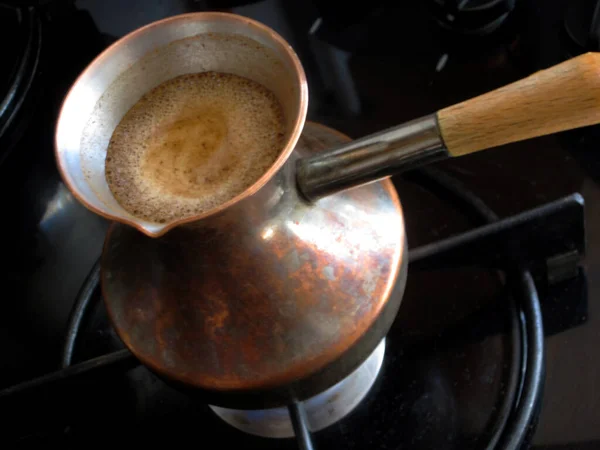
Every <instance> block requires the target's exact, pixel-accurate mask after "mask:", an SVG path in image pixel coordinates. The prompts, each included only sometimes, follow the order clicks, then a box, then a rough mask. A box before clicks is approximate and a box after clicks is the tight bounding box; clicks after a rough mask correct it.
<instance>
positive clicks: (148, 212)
mask: <svg viewBox="0 0 600 450" xmlns="http://www.w3.org/2000/svg"><path fill="white" fill-rule="evenodd" d="M283 140H284V120H283V113H282V108H281V105H280V104H279V102H278V100H277V98H276V97H275V95H274V94H273V93H272V92H271V91H269V90H268V89H267V88H265V87H264V86H262V85H261V84H259V83H257V82H255V81H252V80H249V79H247V78H243V77H240V76H237V75H233V74H226V73H218V72H203V73H196V74H188V75H182V76H179V77H176V78H173V79H171V80H168V81H166V82H164V83H162V84H160V85H159V86H157V87H156V88H154V89H152V90H151V91H150V92H148V93H146V94H145V95H144V96H143V97H142V98H141V99H140V100H139V101H138V102H137V103H136V104H135V105H134V106H133V107H132V108H131V109H130V110H129V111H128V112H127V113H126V114H125V116H124V117H123V119H122V120H121V121H120V123H119V124H118V125H117V127H116V129H115V131H114V132H113V134H112V137H111V139H110V143H109V145H108V150H107V154H106V169H105V175H106V181H107V183H108V186H109V188H110V190H111V192H112V193H113V195H114V196H115V198H116V199H117V201H118V202H119V203H120V204H121V206H123V208H125V209H126V210H127V211H129V212H130V213H131V214H133V215H135V216H136V217H140V218H143V219H146V220H149V221H152V222H158V223H165V222H168V221H171V220H177V219H182V218H185V217H189V216H193V215H198V214H202V213H204V212H206V211H209V210H211V209H213V208H215V207H218V206H219V205H221V204H223V203H225V202H227V201H229V200H231V199H232V198H234V197H235V196H236V195H238V194H240V193H242V192H243V191H244V190H245V189H247V188H248V187H250V186H251V185H252V184H254V183H255V182H256V181H257V180H258V179H259V178H260V177H261V176H262V175H263V174H264V173H265V172H266V171H267V170H268V169H269V167H270V166H271V165H272V164H273V163H274V162H275V160H276V159H277V156H278V155H279V153H280V151H281V150H282V146H283Z"/></svg>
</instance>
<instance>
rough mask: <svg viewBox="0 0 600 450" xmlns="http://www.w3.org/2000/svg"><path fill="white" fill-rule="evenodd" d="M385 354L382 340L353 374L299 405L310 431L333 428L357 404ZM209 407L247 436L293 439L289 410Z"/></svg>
mask: <svg viewBox="0 0 600 450" xmlns="http://www.w3.org/2000/svg"><path fill="white" fill-rule="evenodd" d="M384 353H385V338H384V339H383V340H382V341H381V342H380V343H379V345H378V346H377V347H376V348H375V350H374V351H373V353H371V355H370V356H369V357H368V358H367V359H366V360H365V361H364V362H363V363H362V364H361V365H360V366H359V367H358V368H357V369H356V370H354V372H352V373H351V374H350V375H348V376H347V377H346V378H344V379H343V380H342V381H340V382H338V383H337V384H335V385H333V386H331V387H330V388H329V389H327V390H325V391H323V392H322V393H320V394H317V395H315V396H314V397H311V398H309V399H308V400H305V401H304V402H303V403H302V404H303V406H304V409H305V411H306V416H307V419H308V427H309V429H310V430H311V431H319V430H322V429H323V428H326V427H328V426H330V425H333V424H334V423H336V422H337V421H339V420H340V419H342V418H343V417H345V416H346V415H347V414H349V413H350V412H351V411H352V410H353V409H354V408H356V407H357V406H358V405H359V403H360V402H361V401H362V400H363V398H365V396H366V395H367V393H368V392H369V391H370V390H371V387H372V386H373V384H374V383H375V380H376V379H377V376H378V375H379V372H380V371H381V366H382V364H383V355H384ZM209 406H210V408H211V409H212V410H213V411H214V413H215V414H216V415H217V416H219V417H220V418H221V419H223V420H224V421H225V422H227V423H228V424H229V425H231V426H233V427H235V428H237V429H238V430H241V431H244V432H246V433H249V434H254V435H257V436H262V437H270V438H290V437H293V436H294V430H293V427H292V422H291V420H290V416H289V413H288V409H287V408H285V407H282V408H271V409H257V410H241V409H229V408H221V407H219V406H212V405H209Z"/></svg>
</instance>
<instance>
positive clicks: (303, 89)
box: [54, 12, 308, 238]
mask: <svg viewBox="0 0 600 450" xmlns="http://www.w3.org/2000/svg"><path fill="white" fill-rule="evenodd" d="M215 20H220V21H230V22H233V23H238V24H241V23H243V24H245V25H249V26H251V27H255V28H257V29H259V30H260V31H262V32H264V33H266V34H267V35H268V36H269V38H270V39H271V40H272V41H273V42H275V44H276V45H277V46H279V47H280V49H281V50H282V51H283V52H284V53H285V54H286V55H287V57H288V58H289V60H290V62H291V63H292V65H293V69H294V73H295V76H296V79H297V82H298V84H299V96H300V99H299V102H298V109H297V111H296V117H295V118H294V120H293V126H292V131H291V133H290V135H289V137H288V139H287V142H286V144H285V146H284V147H283V148H282V150H281V152H280V153H279V156H278V157H277V159H276V160H275V161H274V162H273V164H272V165H271V167H270V168H269V169H268V170H267V171H266V172H265V173H264V174H263V175H262V176H261V177H260V178H259V179H258V180H257V181H255V182H254V183H253V184H252V185H250V186H249V187H248V188H246V189H245V190H244V191H243V192H241V193H239V194H238V195H236V196H235V197H233V198H232V199H230V200H228V201H227V202H225V203H223V204H221V205H219V206H217V207H215V208H213V209H210V210H208V211H205V212H204V213H202V214H196V215H193V216H190V217H185V218H182V219H178V220H174V221H172V222H168V223H165V224H158V225H161V226H160V227H159V228H156V229H155V230H156V231H153V230H150V229H148V228H147V227H146V226H144V224H141V223H139V222H138V221H136V220H132V219H130V218H127V217H123V216H119V215H115V214H111V213H108V212H106V211H103V210H100V209H99V208H97V207H96V206H94V205H92V204H91V203H89V202H88V201H87V200H86V199H85V196H84V195H82V194H81V193H80V192H79V191H78V189H77V187H76V186H75V184H74V183H73V182H72V181H71V179H70V177H69V176H68V170H67V168H66V167H65V164H64V161H63V159H62V158H61V157H60V154H59V153H60V151H59V145H58V133H57V131H55V134H54V155H55V158H56V161H57V167H58V171H59V173H60V176H61V178H62V180H63V182H64V183H65V184H66V186H67V188H68V189H69V191H70V192H71V193H72V194H73V195H74V196H75V198H77V200H79V202H81V203H82V204H83V206H85V207H86V208H87V209H89V210H90V211H92V212H94V213H96V214H98V215H100V216H102V217H104V218H105V219H109V220H113V221H116V222H120V223H123V224H126V225H130V226H132V227H134V228H136V229H137V230H138V231H141V232H142V233H144V234H145V235H147V236H149V237H153V238H156V237H160V236H162V235H164V234H165V233H167V232H168V231H170V230H172V229H173V228H175V227H177V226H179V225H182V224H185V223H190V222H195V221H198V220H202V219H205V218H207V217H209V216H213V215H216V214H219V213H221V212H222V211H224V210H226V209H227V208H229V207H231V206H233V205H235V204H237V203H239V202H240V201H242V200H244V199H246V198H248V197H250V196H252V195H254V194H255V193H256V192H258V191H259V190H260V189H261V188H262V187H263V186H264V185H265V184H267V183H268V182H269V180H270V179H271V178H272V177H273V176H274V175H275V174H276V173H277V171H278V170H279V169H280V168H281V167H282V166H283V165H284V164H285V162H286V161H287V159H288V158H289V156H290V155H291V153H292V151H293V150H294V148H295V146H296V143H297V142H298V139H299V138H300V134H301V132H302V129H303V127H304V122H305V120H306V114H307V110H308V84H307V81H306V74H305V73H304V68H303V67H302V64H301V62H300V59H299V58H298V55H296V52H295V51H294V49H293V48H292V47H291V45H290V44H289V43H288V42H287V41H286V40H285V39H283V37H281V36H280V35H279V34H278V33H277V32H276V31H274V30H273V29H271V28H270V27H268V26H266V25H264V24H262V23H260V22H258V21H256V20H253V19H250V18H247V17H244V16H240V15H237V14H231V13H224V12H193V13H187V14H180V15H177V16H173V17H167V18H165V19H161V20H158V21H156V22H152V23H150V24H148V25H145V26H143V27H141V28H138V29H136V30H134V31H132V32H131V33H129V34H127V35H125V36H124V37H122V38H121V39H119V40H118V41H116V42H115V43H113V44H112V45H110V46H109V47H108V48H106V49H105V50H104V51H103V52H102V53H100V54H99V55H98V56H96V58H94V60H93V61H92V62H91V63H90V64H88V66H87V67H86V68H85V69H84V70H83V72H81V74H79V76H78V77H77V79H76V80H75V82H74V83H73V84H72V85H71V87H70V88H69V91H68V92H67V95H66V96H65V98H64V100H63V102H62V104H61V107H60V111H59V114H58V120H57V122H56V128H55V130H58V128H59V125H60V123H61V120H63V115H64V109H65V106H66V104H67V102H68V101H69V99H70V98H71V96H72V95H73V91H74V89H75V87H76V86H78V85H79V83H81V80H82V79H83V78H85V77H86V76H87V75H88V74H89V73H90V72H92V71H93V70H95V69H96V68H97V67H98V66H101V65H102V64H103V63H104V62H105V61H106V60H107V59H109V58H111V57H112V56H113V55H114V54H115V53H117V52H118V51H119V50H120V48H121V47H122V46H123V45H125V44H126V43H128V42H129V41H131V40H133V39H135V38H137V37H138V36H140V35H142V34H145V33H147V32H149V31H151V30H152V29H154V28H157V27H161V26H164V25H165V24H168V23H169V24H170V23H172V22H186V21H194V22H198V21H215Z"/></svg>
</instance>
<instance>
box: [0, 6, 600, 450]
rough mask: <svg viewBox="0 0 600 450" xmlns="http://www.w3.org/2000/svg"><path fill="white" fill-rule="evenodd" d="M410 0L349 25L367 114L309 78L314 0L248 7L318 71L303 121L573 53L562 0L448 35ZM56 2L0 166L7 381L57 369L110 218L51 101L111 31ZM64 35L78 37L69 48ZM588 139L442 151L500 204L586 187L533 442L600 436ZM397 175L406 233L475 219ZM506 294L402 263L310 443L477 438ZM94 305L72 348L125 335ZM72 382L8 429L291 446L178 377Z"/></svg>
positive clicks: (378, 106) (503, 344) (373, 110)
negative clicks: (372, 362) (576, 258)
mask: <svg viewBox="0 0 600 450" xmlns="http://www.w3.org/2000/svg"><path fill="white" fill-rule="evenodd" d="M88 3H90V2H88ZM376 3H377V5H378V6H379V5H380V3H381V2H376ZM403 3H406V5H410V8H409V6H406V7H404V6H389V5H386V4H384V5H383V6H381V8H380V9H376V8H375V9H374V10H373V11H370V12H369V14H364V20H363V21H362V23H361V24H359V25H357V26H354V27H353V28H352V30H353V31H352V33H354V35H355V36H356V35H358V34H357V33H362V32H364V30H367V34H366V38H363V37H364V36H365V35H358V36H360V37H361V39H354V40H353V39H349V40H346V41H349V42H350V43H354V42H356V41H359V42H361V43H362V44H361V45H359V46H354V47H352V46H350V47H349V50H348V51H349V52H350V53H351V55H352V57H351V58H350V59H349V67H350V70H351V73H352V79H353V83H354V86H355V88H356V90H357V92H358V94H359V96H360V99H361V101H362V106H361V113H360V114H359V115H358V116H355V117H344V116H343V114H342V113H341V112H340V111H339V109H338V108H337V106H336V104H337V103H336V102H335V101H333V100H332V98H333V97H335V96H333V97H332V94H330V92H329V90H328V88H327V83H320V77H319V75H318V70H317V69H316V67H317V65H318V64H316V63H314V62H311V58H310V56H311V52H310V45H311V44H306V45H305V44H304V43H303V40H302V36H303V34H302V33H300V34H299V33H298V31H297V30H298V29H300V30H306V29H307V27H305V25H306V23H308V24H309V25H310V24H311V23H312V19H310V18H307V17H306V16H307V15H308V13H307V12H305V13H303V14H299V13H298V14H297V11H289V10H288V11H287V12H286V8H283V6H282V3H280V2H272V1H267V2H265V4H266V5H267V9H269V14H267V15H266V16H265V15H261V11H260V9H259V8H258V7H256V8H254V7H246V9H244V10H242V11H241V12H245V13H247V14H250V15H254V16H255V17H256V18H258V19H259V20H261V19H262V20H265V21H266V22H267V23H269V20H270V18H271V16H272V15H273V10H275V9H276V10H277V11H279V12H281V15H282V17H283V18H284V19H285V20H284V22H285V23H286V26H285V27H278V26H277V23H281V22H277V23H274V26H275V27H276V28H279V29H280V31H282V32H283V34H284V35H286V33H288V34H289V33H292V34H291V35H289V36H286V37H288V39H290V41H291V42H293V43H294V45H295V46H297V48H298V51H299V53H300V55H301V58H303V60H304V62H305V64H306V66H307V69H308V72H309V77H310V79H312V80H313V83H314V85H315V86H314V88H313V89H312V92H314V93H316V95H315V96H314V97H312V98H311V101H312V100H314V101H313V104H314V105H315V106H313V110H312V117H311V118H312V119H313V120H320V121H323V122H326V123H328V124H329V125H331V126H334V127H337V128H339V129H340V130H341V131H344V132H348V133H349V134H350V135H352V136H360V135H363V134H366V133H368V132H372V131H376V130H378V129H381V128H384V127H387V126H390V125H393V124H396V123H399V122H402V121H405V120H408V119H411V118H414V117H418V116H420V115H423V114H425V113H429V112H432V111H435V110H436V109H439V108H441V107H444V106H447V105H449V104H451V103H453V102H457V101H460V100H463V99H465V98H467V97H470V96H473V95H476V94H478V93H482V92H484V91H486V90H489V89H493V88H495V87H499V86H501V85H503V84H505V83H508V82H510V81H513V80H515V79H517V78H520V77H522V76H525V75H526V74H528V73H531V72H533V71H535V70H537V69H540V68H542V67H547V66H549V65H551V64H554V63H556V62H558V61H560V60H562V59H565V58H566V57H568V56H569V55H570V54H572V52H573V49H572V46H571V45H570V44H567V41H566V40H564V37H563V33H562V32H561V30H562V29H563V21H564V15H565V11H566V8H567V6H568V4H569V2H567V1H566V0H563V1H556V2H542V1H541V0H537V1H536V0H523V1H517V2H516V9H515V11H514V14H513V15H512V19H510V20H507V21H506V22H505V25H503V27H501V28H499V29H498V30H496V31H495V32H494V33H492V34H490V35H489V36H487V37H481V38H477V39H474V38H473V37H472V36H463V35H460V36H459V35H454V34H453V35H447V34H443V33H444V32H442V31H440V28H439V27H438V25H436V23H435V21H432V20H431V17H430V13H429V12H428V11H427V10H426V8H424V7H419V6H416V5H417V3H416V2H403ZM425 3H426V2H421V4H422V5H424V4H425ZM550 3H551V4H550ZM273 4H276V5H275V6H276V8H275V7H274V6H273ZM111 5H112V6H111ZM115 5H116V2H111V3H110V4H109V6H107V8H111V7H112V8H118V6H115ZM187 7H189V6H187ZM187 7H186V8H187ZM193 7H197V5H196V4H193ZM145 8H150V6H145ZM290 8H291V9H293V7H290ZM405 8H406V9H405ZM309 9H310V8H306V10H307V11H308V10H309ZM59 12H60V14H56V11H53V12H52V13H53V14H56V15H55V16H53V17H52V20H48V21H47V22H45V25H44V34H43V40H42V42H43V47H42V48H43V53H42V60H43V61H42V62H45V63H46V64H42V65H41V66H40V68H39V69H38V70H40V71H41V72H40V74H41V75H43V78H42V79H43V82H44V83H45V84H44V87H45V89H43V93H44V95H43V99H44V100H43V102H39V103H37V111H35V114H34V117H33V119H32V120H31V122H30V126H29V129H28V130H29V132H27V133H25V135H24V137H23V139H22V140H21V141H20V144H19V146H18V148H17V149H16V150H15V151H14V152H13V155H12V156H11V158H8V159H7V160H6V161H4V163H3V164H2V166H1V167H0V171H1V172H2V177H0V188H1V189H0V192H2V195H3V205H4V207H5V215H4V217H5V220H4V221H2V225H1V226H2V232H3V237H4V239H3V247H2V248H3V254H4V257H5V259H6V260H7V261H8V263H9V264H8V267H7V269H5V270H4V271H3V272H2V275H1V277H2V279H1V281H2V283H3V285H4V286H5V292H6V294H5V296H4V304H3V306H4V311H3V312H4V314H2V315H1V317H0V333H1V337H2V339H0V346H1V348H2V351H3V353H2V354H3V355H4V358H3V359H2V363H0V364H1V368H2V370H0V387H6V386H10V385H12V384H14V383H17V382H20V381H23V380H25V379H28V378H31V377H34V376H39V375H42V374H44V373H47V372H49V371H52V370H54V369H56V368H58V367H59V364H60V357H61V348H62V344H63V341H64V330H65V327H66V323H67V319H68V315H69V311H70V309H71V306H72V304H73V301H74V299H75V296H76V294H77V291H78V289H79V287H80V286H81V283H82V282H83V280H84V279H85V277H86V275H87V273H88V272H89V270H90V269H91V268H92V266H93V264H94V262H95V261H96V259H97V257H98V255H99V252H100V249H101V245H102V240H103V236H104V232H105V230H106V224H105V223H104V222H103V221H102V220H101V219H99V218H97V217H95V216H94V215H93V214H91V213H89V212H87V211H86V210H85V209H84V208H83V207H81V206H80V205H79V204H78V203H77V202H76V201H75V200H74V199H73V197H72V196H71V195H70V194H69V193H68V191H66V190H65V188H64V186H63V185H62V183H61V182H60V180H59V177H58V175H57V173H56V169H55V166H54V160H53V154H52V133H53V127H54V121H55V118H56V113H57V111H58V105H59V102H60V99H61V97H62V95H64V93H65V92H66V89H67V88H68V86H69V84H70V83H71V82H72V80H73V79H74V77H75V76H76V75H77V73H78V72H79V71H80V70H81V69H82V68H83V67H84V65H85V64H86V63H87V62H89V61H90V60H91V59H92V58H93V56H94V55H96V54H97V53H98V51H99V50H100V48H101V47H102V45H103V43H106V40H105V39H103V37H102V36H101V35H100V34H99V33H98V32H96V31H95V29H94V28H93V24H90V22H89V18H88V17H87V16H86V15H85V14H82V13H80V12H76V11H75V10H73V9H70V8H66V9H65V10H61V11H59ZM115 13H116V11H115ZM48 15H51V14H50V12H48ZM290 18H291V19H290ZM313 19H314V17H313ZM323 39H324V38H323ZM346 41H344V43H345V42H346ZM66 48H70V49H71V50H69V52H66V51H65V49H66ZM312 87H313V86H311V88H312ZM311 95H312V94H311ZM598 145H600V131H599V129H598V127H592V128H588V129H584V130H578V131H574V132H569V133H563V134H562V135H557V136H550V137H544V138H539V139H535V140H531V141H528V142H523V143H520V144H514V145H510V146H506V148H503V149H498V150H492V151H489V152H486V153H482V154H479V155H473V156H471V157H468V158H465V159H462V160H460V161H458V162H454V161H450V162H447V163H444V164H442V165H441V166H440V168H442V169H443V170H445V171H447V172H449V173H451V174H452V175H453V176H455V177H457V178H459V179H460V180H461V181H462V182H463V183H464V184H465V185H467V186H468V187H469V188H471V189H472V190H473V191H475V192H477V194H478V195H479V196H481V197H482V198H483V199H484V200H485V201H486V202H487V203H488V204H489V205H491V206H492V208H493V209H494V210H495V211H496V212H497V213H498V214H499V215H500V216H507V215H510V214H514V213H517V212H520V211H523V210H525V209H527V208H531V207H534V206H536V205H539V204H542V203H544V202H547V201H551V200H554V199H557V198H559V197H562V196H563V195H566V194H570V193H571V192H575V191H579V192H581V193H582V194H583V196H584V198H585V199H586V214H587V228H588V244H587V255H586V259H585V268H586V270H587V273H588V286H587V290H588V297H587V300H586V299H585V298H579V297H578V296H575V295H573V298H572V303H564V302H562V303H561V302H555V301H553V300H552V299H542V306H543V313H544V316H545V320H546V323H547V326H546V330H547V337H546V339H545V345H546V385H545V394H544V398H543V404H542V409H541V413H540V417H539V424H538V426H537V430H536V433H535V435H534V436H533V440H532V445H533V447H534V448H538V449H547V448H563V447H564V448H569V449H587V448H598V447H599V446H600V394H598V392H599V389H598V387H599V383H600V381H599V380H600V362H599V361H600V360H599V359H598V358H597V357H596V355H597V348H598V345H599V344H600V324H599V322H600V318H599V317H598V316H597V310H598V308H599V307H600V303H599V301H600V300H599V299H600V188H599V186H598V180H599V177H600V170H599V169H600V163H599V162H600V158H599V157H598V156H597V149H596V148H595V147H596V146H598ZM539 161H542V162H541V163H540V162H539ZM394 181H395V182H396V185H397V187H398V191H399V193H400V196H401V200H402V203H403V207H404V209H405V211H406V222H407V234H408V237H409V246H410V247H416V246H418V245H422V244H425V243H428V242H432V241H435V240H438V239H440V238H443V237H447V236H451V235H453V234H456V233H459V232H461V231H464V230H466V229H469V228H470V227H472V222H470V220H469V219H468V218H466V217H464V216H462V215H461V214H460V213H458V212H457V211H456V210H455V209H454V208H453V206H452V205H450V204H449V203H448V202H446V201H444V200H443V199H440V198H439V197H436V196H434V195H431V194H430V193H428V192H426V191H425V190H423V189H422V188H421V187H420V186H419V185H417V184H414V183H411V182H410V181H408V180H406V179H405V178H403V177H396V178H395V180H394ZM567 297H568V296H567ZM509 301H510V295H509V294H508V293H507V292H506V290H504V289H503V287H502V283H501V282H500V280H499V279H498V277H497V275H496V274H495V273H494V272H490V271H488V270H484V269H476V268H473V269H461V268H455V269H446V270H440V271H435V272H422V273H415V274H411V277H410V278H409V282H408V286H407V293H406V296H405V299H404V302H403V305H402V307H401V310H400V313H399V316H398V319H397V320H396V322H395V324H394V326H393V328H392V330H391V332H390V335H389V336H388V339H387V349H386V357H385V358H384V362H383V368H382V372H381V375H380V377H379V378H378V380H377V382H376V383H375V385H374V387H373V389H372V391H371V393H370V394H369V395H368V396H367V398H366V399H365V400H364V401H363V402H362V403H361V404H360V406H359V407H358V408H357V409H356V410H354V411H353V412H352V413H351V414H350V415H349V416H347V417H346V418H345V419H343V420H341V421H340V422H338V423H337V424H335V425H332V426H331V427H328V428H326V429H324V430H323V431H321V432H318V433H316V434H315V444H316V446H317V447H320V448H325V447H332V446H334V445H335V446H344V447H346V448H386V447H389V448H432V447H435V448H465V447H466V448H475V447H485V446H486V444H487V442H488V440H487V439H488V437H489V435H490V433H491V432H492V429H491V424H492V423H494V419H496V417H495V416H494V414H496V413H497V410H498V408H497V406H498V404H499V403H500V402H501V401H502V398H503V393H504V390H505V388H506V386H507V383H508V382H509V381H508V368H509V367H510V363H511V361H512V358H513V356H514V353H513V346H512V345H511V343H510V339H509V336H510V333H511V330H512V329H513V328H512V327H513V325H512V324H511V321H510V320H509V319H508V318H507V317H506V316H507V310H506V308H505V306H506V304H507V302H509ZM96 305H97V306H96V308H95V309H94V310H93V311H92V313H91V314H90V315H89V316H88V317H86V325H85V327H84V328H83V330H84V332H83V334H82V335H81V336H80V339H79V341H78V346H77V349H76V355H75V359H76V360H85V359H87V358H89V357H91V356H96V355H101V354H104V353H107V352H109V351H112V350H114V349H116V348H120V345H121V344H120V343H119V342H118V339H116V336H114V333H113V331H112V329H111V328H110V327H109V326H108V324H107V323H106V320H105V316H104V313H103V308H102V306H101V302H100V300H99V299H97V300H96ZM549 324H551V326H548V325H549ZM76 391H77V393H78V395H73V396H70V397H68V398H64V399H62V401H60V402H52V403H49V400H48V399H45V398H40V399H39V404H38V406H37V407H36V409H35V410H30V411H29V415H28V416H26V417H25V418H22V417H20V416H18V415H15V416H14V417H13V419H14V420H12V421H11V422H10V423H7V426H6V429H7V430H9V431H11V435H12V434H14V435H15V436H16V439H17V440H18V441H19V442H21V443H23V442H29V441H33V442H39V441H40V440H41V441H44V442H47V441H59V442H65V441H67V442H73V443H78V444H81V443H85V442H87V441H89V440H90V439H93V440H94V441H106V442H111V443H112V442H115V440H116V439H119V436H124V437H123V439H125V440H129V441H132V442H133V441H135V442H140V441H142V442H144V441H145V442H153V441H155V440H157V439H166V440H169V441H170V442H179V441H180V440H183V439H185V438H187V437H190V436H192V437H193V436H196V437H197V436H198V435H199V433H208V432H210V433H211V434H212V435H213V436H214V437H215V438H216V439H217V441H218V442H219V445H226V444H228V443H232V444H236V445H244V446H245V447H250V448H254V447H261V448H271V447H272V448H283V447H289V448H295V447H294V446H295V443H294V442H293V441H291V440H283V441H281V440H269V439H267V440H265V439H262V438H257V437H252V436H249V435H247V434H244V433H241V432H239V431H237V430H235V429H233V428H232V427H230V426H229V425H227V424H226V423H224V422H223V421H221V420H220V419H218V418H217V417H216V416H215V415H214V414H213V413H212V412H211V411H210V410H209V408H208V406H207V405H204V404H198V403H195V402H193V401H191V400H190V399H189V398H187V397H185V396H183V395H182V394H180V393H178V392H176V391H173V390H172V389H171V388H169V387H167V386H166V385H164V384H163V383H162V382H161V381H160V380H159V379H157V378H156V377H154V376H153V375H152V374H151V373H150V372H148V371H147V370H146V369H144V368H143V367H137V368H135V369H133V370H131V371H129V372H127V373H126V374H125V375H124V376H123V375H122V374H107V375H105V376H103V377H102V379H101V380H87V381H86V382H82V383H81V386H77V389H76ZM1 407H2V405H0V408H1ZM13 425H14V426H13ZM99 428H100V429H101V432H100V433H99V431H98V430H99ZM121 431H124V432H126V433H125V435H121V434H120V432H121Z"/></svg>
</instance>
